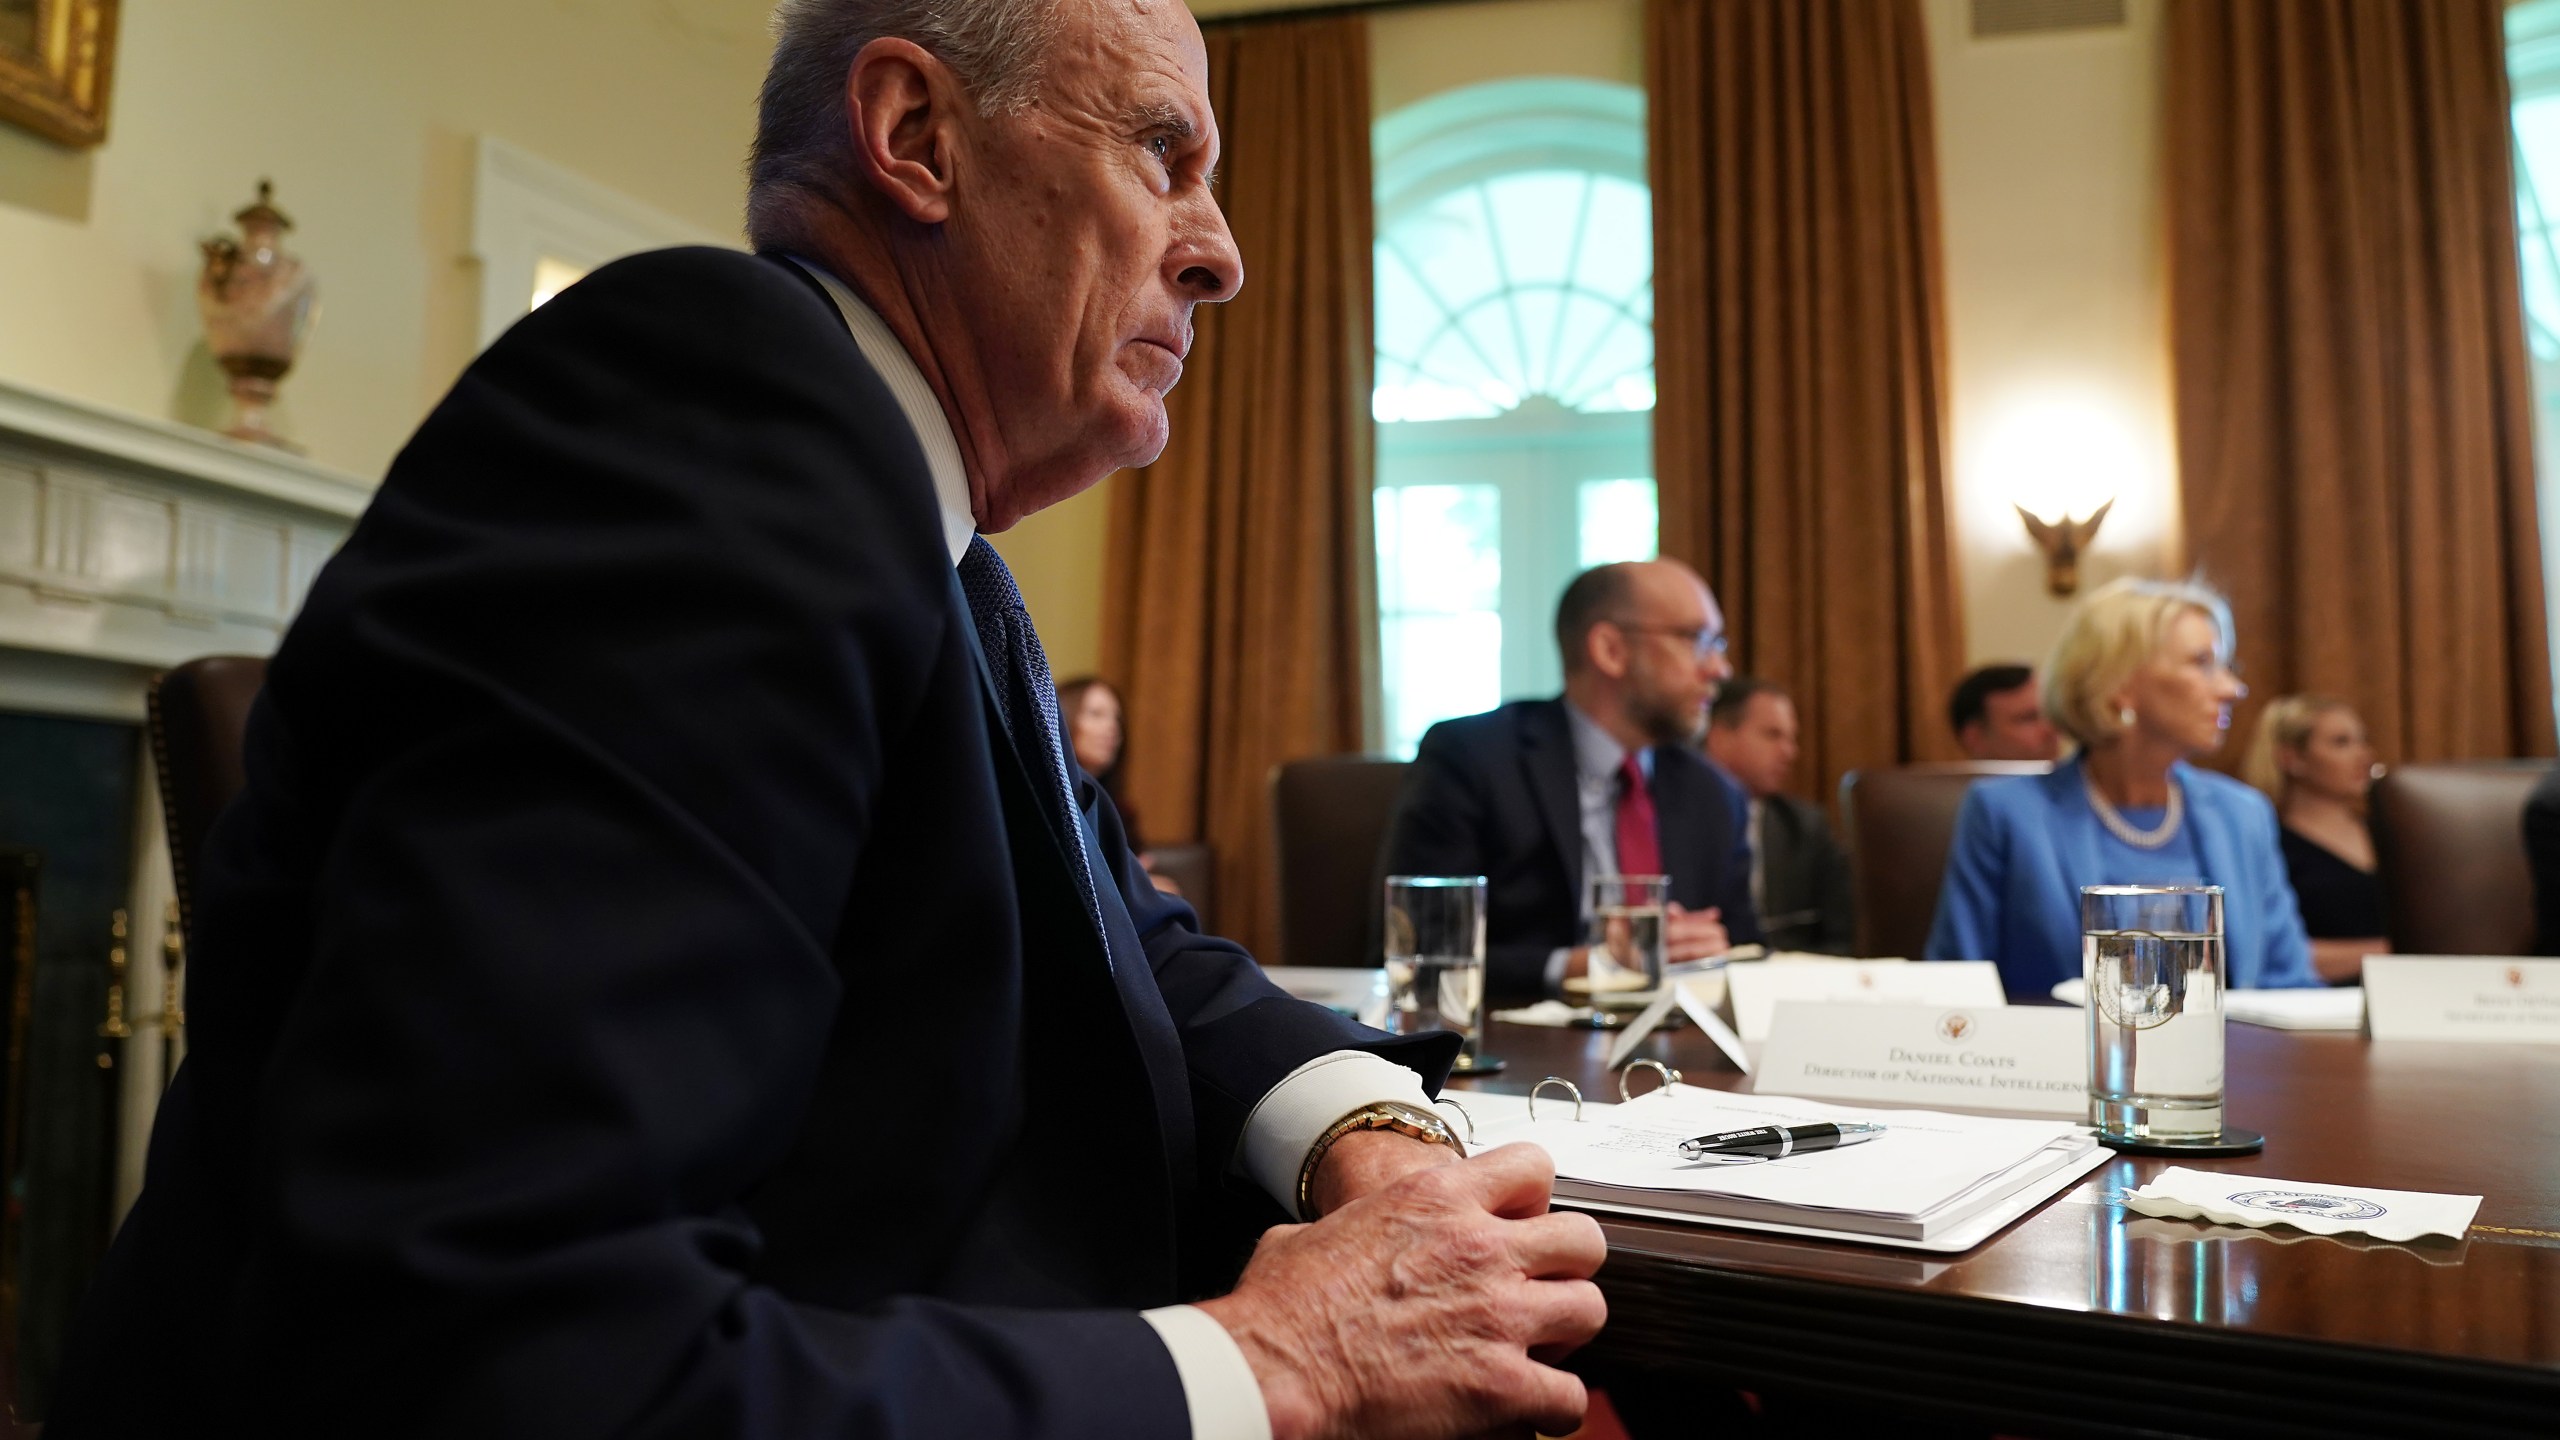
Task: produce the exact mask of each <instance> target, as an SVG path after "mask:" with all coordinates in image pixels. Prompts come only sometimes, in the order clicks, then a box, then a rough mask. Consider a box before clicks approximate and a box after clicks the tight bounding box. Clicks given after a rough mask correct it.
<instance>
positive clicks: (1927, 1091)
mask: <svg viewBox="0 0 2560 1440" xmlns="http://www.w3.org/2000/svg"><path fill="white" fill-rule="evenodd" d="M1752 1088H1754V1089H1756V1090H1760V1091H1763V1092H1766V1093H1768V1094H1772V1095H1804V1096H1809V1097H1813V1098H1818V1099H1827V1100H1888V1101H1894V1102H1897V1103H1901V1104H1907V1105H1932V1106H1937V1107H1939V1108H1941V1109H1955V1110H2023V1111H2028V1112H2031V1113H2033V1114H2037V1115H2068V1116H2072V1117H2074V1118H2078V1117H2082V1116H2086V1115H2087V1114H2088V1113H2089V1020H2088V1017H2087V1016H2086V1015H2084V1014H2082V1013H2081V1012H2080V1011H2077V1010H2067V1009H2064V1008H2062V1007H2060V1006H2053V1005H1982V1006H1961V1007H1952V1008H1951V1007H1949V1006H1945V1005H1883V1004H1848V1005H1843V1004H1837V1003H1832V1002H1823V1001H1811V1002H1808V1001H1803V1000H1782V1001H1780V1002H1778V1005H1777V1008H1776V1013H1775V1015H1774V1017H1773V1022H1772V1024H1771V1027H1770V1030H1769V1043H1768V1044H1766V1045H1764V1046H1762V1047H1761V1050H1760V1065H1759V1069H1758V1070H1757V1071H1756V1072H1755V1073H1754V1075H1753V1077H1752Z"/></svg>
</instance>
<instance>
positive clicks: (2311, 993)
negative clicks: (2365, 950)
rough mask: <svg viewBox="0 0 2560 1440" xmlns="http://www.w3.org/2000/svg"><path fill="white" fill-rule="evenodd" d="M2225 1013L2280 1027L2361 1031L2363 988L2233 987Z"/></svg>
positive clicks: (2225, 998)
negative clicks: (2291, 988) (2267, 988)
mask: <svg viewBox="0 0 2560 1440" xmlns="http://www.w3.org/2000/svg"><path fill="white" fill-rule="evenodd" d="M2222 1013H2223V1014H2224V1015H2226V1016H2229V1017H2230V1018H2231V1019H2234V1020H2238V1021H2241V1022H2242V1023H2244V1024H2249V1025H2265V1026H2269V1027H2271V1028H2273V1029H2277V1030H2361V1029H2363V1028H2364V991H2363V990H2362V989H2360V988H2358V987H2357V986H2353V985H2347V986H2342V987H2340V988H2337V989H2334V990H2333V989H2330V988H2329V987H2327V986H2322V987H2321V988H2320V989H2317V990H2233V991H2231V992H2229V993H2228V994H2225V995H2224V996H2223V997H2222Z"/></svg>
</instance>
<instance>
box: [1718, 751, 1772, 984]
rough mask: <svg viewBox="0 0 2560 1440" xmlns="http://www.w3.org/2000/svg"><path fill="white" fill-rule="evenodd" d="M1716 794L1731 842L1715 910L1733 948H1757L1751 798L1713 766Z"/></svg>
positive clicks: (1760, 933) (1761, 934)
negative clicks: (1722, 810)
mask: <svg viewBox="0 0 2560 1440" xmlns="http://www.w3.org/2000/svg"><path fill="white" fill-rule="evenodd" d="M1707 773H1708V774H1709V775H1711V776H1712V777H1714V780H1715V784H1716V788H1717V793H1718V794H1719V796H1721V798H1722V799H1723V801H1724V803H1725V808H1726V811H1727V813H1728V814H1729V816H1730V819H1729V820H1728V822H1727V823H1728V824H1729V825H1730V826H1731V828H1730V829H1729V830H1728V831H1727V832H1726V833H1727V834H1730V835H1731V836H1733V843H1732V844H1731V845H1728V846H1726V847H1725V857H1724V875H1723V877H1722V879H1721V880H1719V881H1718V883H1717V885H1716V908H1717V909H1719V910H1721V911H1723V912H1724V933H1725V934H1726V936H1727V937H1729V938H1730V939H1731V940H1732V941H1733V943H1734V944H1736V945H1757V944H1760V943H1761V942H1762V941H1764V940H1766V939H1767V938H1768V936H1767V934H1766V933H1765V932H1763V931H1762V930H1761V928H1760V907H1759V906H1757V905H1754V904H1752V903H1751V798H1750V796H1748V795H1747V794H1745V793H1744V792H1743V789H1742V787H1741V786H1740V785H1739V784H1736V783H1735V782H1734V780H1733V778H1732V777H1731V776H1729V775H1727V774H1725V773H1724V772H1723V771H1722V770H1719V769H1717V768H1716V767H1715V766H1713V765H1709V766H1708V767H1707Z"/></svg>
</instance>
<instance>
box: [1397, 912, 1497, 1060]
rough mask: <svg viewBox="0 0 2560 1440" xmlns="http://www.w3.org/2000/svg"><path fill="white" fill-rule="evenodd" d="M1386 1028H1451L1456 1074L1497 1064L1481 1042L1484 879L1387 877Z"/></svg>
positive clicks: (1413, 1030) (1411, 1030)
mask: <svg viewBox="0 0 2560 1440" xmlns="http://www.w3.org/2000/svg"><path fill="white" fill-rule="evenodd" d="M1386 940H1387V945H1386V949H1387V954H1386V961H1387V994H1388V1012H1387V1028H1388V1029H1390V1030H1392V1031H1394V1032H1395V1033H1397V1034H1399V1035H1412V1034H1418V1033H1420V1032H1422V1031H1425V1030H1455V1031H1457V1032H1458V1033H1459V1034H1460V1035H1461V1036H1464V1037H1465V1039H1466V1044H1465V1045H1464V1047H1463V1048H1461V1049H1460V1051H1459V1052H1458V1063H1457V1065H1456V1066H1455V1067H1454V1068H1455V1069H1456V1070H1457V1072H1458V1073H1460V1074H1466V1073H1469V1072H1476V1071H1483V1070H1486V1069H1489V1068H1492V1067H1493V1066H1494V1065H1496V1064H1498V1063H1499V1062H1493V1061H1489V1060H1488V1059H1487V1058H1486V1057H1485V1056H1484V1055H1482V1054H1481V1053H1480V1051H1479V1048H1478V1047H1479V1046H1480V1045H1481V1043H1482V1041H1483V1039H1484V877H1483V876H1481V875H1390V876H1388V877H1387V936H1386Z"/></svg>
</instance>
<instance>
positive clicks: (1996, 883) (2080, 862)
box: [1928, 758, 2321, 996]
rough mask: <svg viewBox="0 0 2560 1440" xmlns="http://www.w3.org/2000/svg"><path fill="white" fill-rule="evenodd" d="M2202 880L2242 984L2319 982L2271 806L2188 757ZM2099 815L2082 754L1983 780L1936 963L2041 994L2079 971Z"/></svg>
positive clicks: (2184, 775) (1947, 892)
mask: <svg viewBox="0 0 2560 1440" xmlns="http://www.w3.org/2000/svg"><path fill="white" fill-rule="evenodd" d="M2170 773H2171V777H2172V778H2173V779H2175V780H2176V781H2177V783H2178V784H2179V786H2180V787H2181V788H2183V789H2184V790H2185V791H2186V799H2187V822H2186V823H2187V824H2189V825H2192V826H2194V827H2195V837H2196V849H2197V851H2198V852H2199V853H2200V854H2201V855H2202V856H2203V859H2204V871H2205V879H2206V880H2207V881H2208V882H2210V883H2212V884H2215V885H2219V886H2221V887H2222V889H2223V899H2222V927H2223V955H2224V963H2225V966H2226V968H2227V970H2228V972H2229V983H2230V984H2231V986H2232V988H2234V989H2276V988H2281V987H2288V986H2311V985H2318V984H2319V983H2321V982H2320V977H2319V975H2318V974H2317V973H2315V972H2314V971H2313V970H2312V968H2311V940H2310V937H2309V936H2308V935H2306V934H2305V933H2304V931H2303V928H2302V913H2301V911H2300V910H2299V909H2298V908H2297V907H2296V905H2295V903H2294V898H2293V883H2292V882H2291V881H2290V880H2288V879H2286V878H2285V869H2284V852H2283V850H2282V849H2281V848H2280V847H2279V846H2278V845H2277V843H2276V812H2275V807H2274V806H2272V805H2270V804H2268V803H2267V799H2266V797H2265V796H2263V795H2261V794H2259V793H2258V792H2257V791H2255V790H2252V789H2250V788H2249V787H2248V786H2246V785H2243V784H2241V783H2240V782H2239V781H2237V780H2234V779H2232V778H2230V777H2229V776H2227V775H2217V774H2215V773H2213V772H2212V771H2210V770H2198V769H2196V768H2194V767H2193V766H2190V765H2185V764H2180V765H2178V766H2177V767H2176V768H2175V769H2173V770H2172V771H2171V772H2170ZM2099 834H2100V827H2099V823H2098V812H2097V811H2096V810H2094V809H2092V808H2090V805H2089V796H2088V792H2087V791H2086V790H2085V789H2084V788H2083V787H2082V783H2081V779H2080V761H2079V760H2078V759H2077V758H2074V759H2072V760H2071V761H2069V762H2067V763H2065V764H2062V765H2057V766H2055V767H2054V769H2053V773H2051V774H2049V775H2021V776H2018V777H2016V778H2014V779H2006V780H1986V781H1983V782H1982V783H1981V784H1979V785H1976V786H1974V787H1973V789H1972V790H1970V791H1968V792H1967V793H1966V795H1965V797H1964V809H1963V811H1962V812H1961V813H1960V814H1958V816H1957V817H1956V837H1955V844H1954V847H1953V849H1952V850H1951V852H1950V853H1949V854H1948V856H1947V878H1946V881H1945V883H1944V884H1943V885H1942V886H1941V887H1940V889H1939V891H1938V920H1937V923H1936V924H1935V925H1933V926H1931V927H1930V930H1929V949H1928V958H1930V959H1932V960H1991V961H1996V962H1997V963H1998V964H1999V966H2000V980H2001V983H2002V984H2004V985H2006V986H2007V987H2008V988H2009V990H2010V992H2011V993H2012V994H2030V995H2039V996H2040V995H2043V994H2045V993H2047V992H2048V991H2050V990H2051V989H2052V988H2053V987H2054V985H2055V984H2057V983H2059V982H2060V981H2063V980H2066V979H2069V978H2070V977H2072V976H2075V975H2077V974H2079V973H2080V887H2081V886H2083V885H2105V884H2108V883H2110V882H2112V881H2114V880H2116V879H2118V878H2119V877H2116V876H2113V875H2109V874H2108V873H2107V872H2106V869H2105V867H2104V866H2103V865H2102V864H2101V863H2100V860H2099V853H2100V852H2099V848H2098V842H2099Z"/></svg>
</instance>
